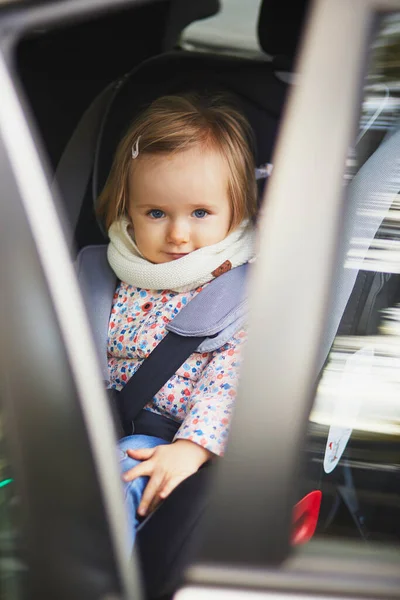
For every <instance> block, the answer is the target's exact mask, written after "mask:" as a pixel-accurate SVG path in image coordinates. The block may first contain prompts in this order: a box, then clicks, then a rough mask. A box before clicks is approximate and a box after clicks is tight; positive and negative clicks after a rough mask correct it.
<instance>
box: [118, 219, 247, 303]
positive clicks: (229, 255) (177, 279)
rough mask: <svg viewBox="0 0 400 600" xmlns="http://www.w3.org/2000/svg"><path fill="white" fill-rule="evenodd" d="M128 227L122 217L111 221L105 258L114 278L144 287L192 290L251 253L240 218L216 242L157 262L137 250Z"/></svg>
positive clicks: (149, 288) (238, 263)
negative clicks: (232, 227)
mask: <svg viewBox="0 0 400 600" xmlns="http://www.w3.org/2000/svg"><path fill="white" fill-rule="evenodd" d="M129 231H130V222H129V221H128V219H126V218H122V219H119V220H118V221H114V223H113V224H112V225H111V227H110V229H109V231H108V236H109V238H110V243H109V245H108V250H107V257H108V262H109V263H110V266H111V268H112V270H113V271H114V273H115V274H116V276H117V277H118V279H120V280H121V281H124V282H125V283H128V284H130V285H133V286H135V287H140V288H144V289H146V290H171V291H174V292H187V291H190V290H194V289H196V288H197V287H199V286H201V285H203V284H204V283H207V282H208V281H211V279H214V277H217V276H218V275H220V274H221V273H223V272H225V271H227V270H229V269H231V268H234V267H238V266H239V265H242V264H244V263H246V262H248V261H249V260H251V259H252V258H253V257H254V240H255V232H254V228H253V226H252V225H251V224H250V223H249V221H243V222H242V223H241V225H240V226H239V227H238V228H237V229H235V231H232V233H230V234H229V235H228V236H227V237H226V238H225V239H224V240H222V241H221V242H218V243H217V244H213V245H212V246H205V247H204V248H200V249H199V250H195V251H194V252H191V253H190V254H187V255H186V256H183V257H182V258H179V259H178V260H173V261H170V262H165V263H161V264H154V263H151V262H150V261H148V260H147V259H145V258H144V257H143V256H142V255H141V254H140V252H139V250H138V248H137V246H136V244H135V242H134V240H133V239H132V236H131V235H130V233H129Z"/></svg>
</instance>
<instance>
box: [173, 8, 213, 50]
mask: <svg viewBox="0 0 400 600" xmlns="http://www.w3.org/2000/svg"><path fill="white" fill-rule="evenodd" d="M220 4H221V3H220V0H201V2H193V1H192V2H189V1H188V0H173V1H172V2H171V8H170V12H169V17H168V22H167V26H166V30H165V35H164V43H163V47H164V49H165V50H172V49H173V48H174V47H175V46H176V45H177V44H178V41H179V36H180V34H181V33H182V31H183V30H184V29H185V27H187V26H188V25H190V24H191V23H193V22H194V21H199V20H201V19H208V18H209V17H212V16H213V15H215V14H217V13H218V11H219V10H220V8H221V6H220Z"/></svg>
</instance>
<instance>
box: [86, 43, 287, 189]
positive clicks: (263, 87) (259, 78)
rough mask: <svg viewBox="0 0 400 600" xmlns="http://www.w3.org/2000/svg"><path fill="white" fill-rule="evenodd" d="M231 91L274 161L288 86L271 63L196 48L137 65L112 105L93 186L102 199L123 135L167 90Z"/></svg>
mask: <svg viewBox="0 0 400 600" xmlns="http://www.w3.org/2000/svg"><path fill="white" fill-rule="evenodd" d="M189 90H191V91H198V92H201V93H204V92H213V91H216V90H218V91H229V92H230V93H231V94H233V95H235V97H236V99H237V102H238V104H239V106H240V108H241V109H242V110H243V112H244V114H245V115H246V116H247V118H248V120H249V122H250V124H251V125H252V128H253V131H254V133H255V138H256V161H257V164H259V165H260V164H264V163H265V162H269V161H270V159H271V154H272V148H273V144H274V141H275V137H276V131H277V127H278V122H279V117H280V115H281V111H282V108H283V104H284V100H285V94H286V90H287V86H286V84H284V83H283V82H282V81H280V80H279V79H278V78H276V76H275V74H274V71H273V69H272V67H271V64H270V63H268V62H265V61H249V60H244V59H240V58H232V57H224V56H217V55H211V54H210V55H209V54H203V53H191V52H170V53H166V54H163V55H160V56H158V57H155V58H152V59H150V60H148V61H146V62H144V63H142V64H141V65H140V66H139V67H137V68H136V69H134V70H133V71H132V72H131V73H130V74H129V75H128V76H127V77H126V78H125V80H124V83H123V85H121V86H120V87H119V89H118V92H117V94H116V96H115V98H114V100H113V102H112V104H111V107H110V109H109V111H108V113H107V116H106V119H105V121H104V122H103V126H102V131H101V134H100V137H99V141H98V146H97V155H96V158H95V169H94V181H93V190H94V196H95V197H97V195H98V194H99V192H101V190H102V188H103V186H104V184H105V182H106V179H107V176H108V173H109V171H110V168H111V164H112V160H113V156H114V153H115V150H116V148H117V145H118V143H119V141H120V139H121V138H122V137H123V135H124V133H125V131H126V130H127V128H128V127H129V125H130V123H131V121H132V119H133V118H134V117H135V116H136V115H137V114H138V112H139V111H140V110H142V109H143V108H145V107H147V106H148V105H149V104H150V103H151V102H152V101H153V100H155V99H156V98H158V97H159V96H161V95H164V94H173V93H179V92H183V91H189Z"/></svg>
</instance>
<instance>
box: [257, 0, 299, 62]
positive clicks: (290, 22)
mask: <svg viewBox="0 0 400 600" xmlns="http://www.w3.org/2000/svg"><path fill="white" fill-rule="evenodd" d="M309 5H310V0H296V1H295V2H292V1H290V2H289V1H287V2H285V0H279V1H277V0H263V3H262V5H261V9H260V13H259V17H258V40H259V43H260V46H261V48H262V49H263V50H264V52H266V53H267V54H270V55H271V56H273V57H274V59H275V62H279V63H280V66H282V68H288V69H291V68H292V66H293V61H294V58H295V56H296V51H297V47H298V43H299V40H300V36H301V32H302V28H303V25H304V22H305V20H306V17H307V12H308V8H309Z"/></svg>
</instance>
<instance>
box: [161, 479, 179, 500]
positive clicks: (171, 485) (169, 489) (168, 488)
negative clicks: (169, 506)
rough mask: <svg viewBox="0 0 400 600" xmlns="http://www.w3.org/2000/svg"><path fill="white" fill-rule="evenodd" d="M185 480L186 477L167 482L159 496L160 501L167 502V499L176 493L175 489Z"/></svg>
mask: <svg viewBox="0 0 400 600" xmlns="http://www.w3.org/2000/svg"><path fill="white" fill-rule="evenodd" d="M184 479H185V478H184V477H174V478H173V479H170V480H169V481H167V482H166V483H165V485H164V486H163V487H162V489H161V491H160V494H159V496H160V499H161V500H165V498H168V496H169V495H170V494H171V493H172V492H173V491H174V489H175V488H176V487H177V486H178V485H179V484H180V483H182V481H183V480H184Z"/></svg>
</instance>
